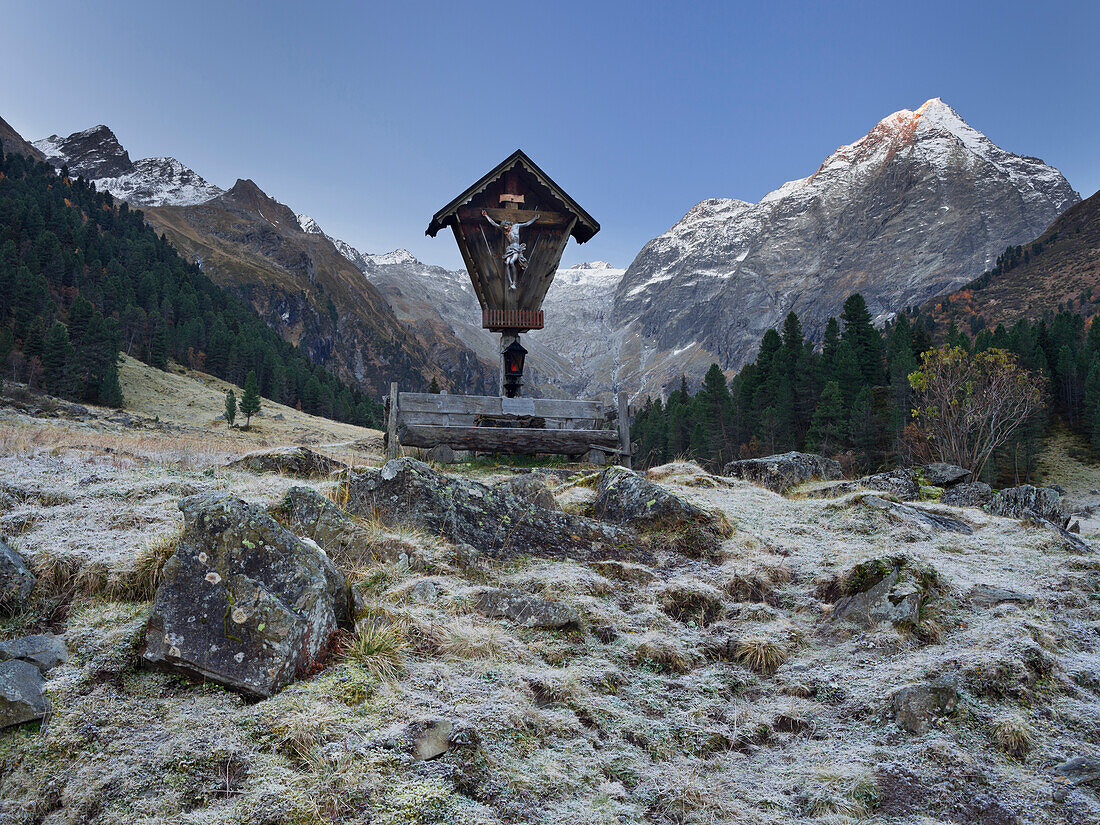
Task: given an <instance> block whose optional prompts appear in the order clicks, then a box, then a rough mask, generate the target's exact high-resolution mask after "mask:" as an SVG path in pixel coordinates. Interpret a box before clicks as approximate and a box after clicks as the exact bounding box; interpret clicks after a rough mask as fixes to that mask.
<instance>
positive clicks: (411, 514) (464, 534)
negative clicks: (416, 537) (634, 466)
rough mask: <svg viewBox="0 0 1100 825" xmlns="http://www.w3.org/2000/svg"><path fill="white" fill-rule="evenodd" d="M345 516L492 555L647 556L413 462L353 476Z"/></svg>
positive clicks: (617, 532) (579, 522)
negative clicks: (369, 518)
mask: <svg viewBox="0 0 1100 825" xmlns="http://www.w3.org/2000/svg"><path fill="white" fill-rule="evenodd" d="M341 497H342V498H343V499H345V500H346V502H347V504H346V505H345V506H346V508H347V510H348V511H349V512H351V513H361V514H373V515H376V516H378V517H380V518H381V519H382V520H383V521H386V522H389V523H392V524H402V525H410V526H416V527H420V528H423V529H425V530H428V531H429V532H431V533H434V534H436V535H441V536H444V537H445V538H447V539H449V540H451V541H453V542H456V543H458V542H461V543H466V544H469V545H472V546H473V547H474V548H475V549H476V550H477V551H479V552H482V553H488V554H491V555H496V556H505V557H507V556H514V555H518V554H522V553H529V554H533V555H538V556H546V557H550V558H564V557H572V558H578V559H595V558H624V557H630V556H635V555H638V554H641V555H643V556H647V555H648V553H647V552H646V551H645V550H644V548H642V547H641V546H640V545H639V543H638V541H637V538H636V536H635V535H634V534H633V533H632V532H630V531H628V530H625V529H623V528H621V527H617V526H612V525H608V524H602V523H601V522H598V521H595V520H593V519H588V518H583V517H581V516H574V515H571V514H568V513H563V512H560V511H557V510H548V509H546V508H544V507H537V506H535V505H533V504H530V503H528V502H526V501H524V500H523V499H521V498H519V497H517V496H515V495H513V494H512V493H510V492H507V491H504V490H494V489H493V488H491V487H487V486H485V485H484V484H479V483H478V482H476V481H470V480H468V479H464V478H455V477H452V476H445V475H443V474H442V473H438V472H436V471H435V470H434V469H432V468H431V467H430V466H429V465H427V464H425V463H424V462H422V461H417V460H415V459H412V458H398V459H394V460H392V461H388V462H386V464H385V466H384V467H382V468H381V469H368V470H362V471H359V472H352V473H351V474H350V475H349V477H348V479H347V480H346V481H345V482H344V483H343V484H342V486H341Z"/></svg>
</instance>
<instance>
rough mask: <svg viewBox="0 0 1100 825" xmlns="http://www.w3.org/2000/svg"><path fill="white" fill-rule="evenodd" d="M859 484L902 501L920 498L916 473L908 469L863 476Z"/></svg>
mask: <svg viewBox="0 0 1100 825" xmlns="http://www.w3.org/2000/svg"><path fill="white" fill-rule="evenodd" d="M859 483H860V484H862V485H863V486H864V487H869V488H871V489H872V490H878V491H879V492H881V493H890V494H891V495H893V496H897V497H898V498H899V499H901V500H902V501H912V500H913V499H916V498H920V482H919V481H918V479H917V475H916V473H914V472H913V471H912V470H909V469H902V470H890V471H889V472H886V473H876V474H875V475H872V476H864V477H863V478H861V479H860V480H859Z"/></svg>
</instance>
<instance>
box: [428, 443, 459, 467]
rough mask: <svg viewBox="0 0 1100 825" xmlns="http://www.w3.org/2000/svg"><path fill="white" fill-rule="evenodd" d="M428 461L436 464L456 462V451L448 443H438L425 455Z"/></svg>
mask: <svg viewBox="0 0 1100 825" xmlns="http://www.w3.org/2000/svg"><path fill="white" fill-rule="evenodd" d="M424 457H425V458H426V459H427V460H428V461H433V462H435V463H436V464H454V463H455V451H454V450H452V449H451V448H450V447H448V446H447V445H446V444H436V445H435V446H434V447H432V448H431V449H430V450H428V452H427V453H426V454H425V456H424Z"/></svg>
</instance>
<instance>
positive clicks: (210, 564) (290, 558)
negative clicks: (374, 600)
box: [144, 493, 347, 697]
mask: <svg viewBox="0 0 1100 825" xmlns="http://www.w3.org/2000/svg"><path fill="white" fill-rule="evenodd" d="M180 509H181V510H182V511H183V518H184V531H183V534H182V536H181V537H180V541H179V549H178V550H177V551H176V553H175V554H174V555H173V556H172V557H171V558H170V559H169V560H168V561H167V562H166V563H165V565H164V571H163V579H162V581H161V584H160V586H159V587H158V588H157V592H156V596H155V597H154V599H153V607H152V611H151V613H150V616H149V624H148V628H147V630H146V634H145V644H146V649H145V654H144V655H145V659H146V660H147V661H148V662H150V663H152V664H155V665H161V666H166V667H171V668H174V669H177V670H180V671H183V672H185V673H189V674H192V675H196V676H202V677H205V678H208V679H211V680H213V681H215V682H219V683H220V684H223V685H226V686H227V687H230V688H233V689H235V690H239V691H241V692H243V693H247V694H250V695H253V696H260V697H266V696H271V695H273V694H274V693H276V692H278V691H279V690H280V689H281V688H282V687H284V686H285V685H286V684H287V683H289V682H290V681H291V680H292V679H293V678H294V677H295V676H296V675H298V674H300V673H303V672H305V671H306V670H308V669H309V668H310V667H311V666H312V665H313V664H314V662H316V661H317V659H318V658H319V656H320V655H321V653H322V652H323V651H324V650H325V648H326V646H327V645H328V643H329V639H330V638H331V636H332V634H333V632H334V631H335V629H336V614H337V602H338V601H340V600H345V606H344V610H346V609H347V607H346V599H347V584H346V582H345V581H344V578H343V576H342V575H341V574H340V572H339V571H338V570H337V569H336V568H335V566H334V565H333V564H332V562H331V561H330V560H329V559H328V558H327V557H326V556H325V554H324V553H323V552H321V551H320V550H318V549H317V548H316V547H311V546H310V545H309V544H307V543H306V542H305V541H303V540H302V539H300V538H298V537H297V536H295V535H294V534H293V533H291V532H290V531H288V530H287V529H286V528H284V527H283V526H281V525H280V524H279V523H278V522H276V521H275V519H273V518H272V517H271V515H270V514H269V513H267V512H266V511H265V510H263V509H262V508H260V507H258V506H253V505H249V504H246V503H245V502H243V501H241V500H240V499H238V498H234V497H232V496H230V495H228V494H226V493H203V494H200V495H195V496H190V497H188V498H185V499H184V500H183V501H181V502H180Z"/></svg>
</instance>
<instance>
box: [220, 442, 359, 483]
mask: <svg viewBox="0 0 1100 825" xmlns="http://www.w3.org/2000/svg"><path fill="white" fill-rule="evenodd" d="M229 466H230V467H232V468H234V469H237V470H247V471H249V472H252V473H278V474H279V475H286V476H296V477H297V478H327V477H328V476H330V475H331V474H332V473H334V472H336V471H337V470H343V469H345V467H346V466H347V465H345V464H343V463H342V462H339V461H336V460H335V459H333V458H329V457H328V456H327V455H321V454H320V453H317V452H314V451H313V450H311V449H309V447H300V446H294V447H276V448H275V449H273V450H257V451H255V452H252V453H248V454H247V455H243V456H241V457H240V458H238V459H237V460H236V461H232V462H230V464H229Z"/></svg>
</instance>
